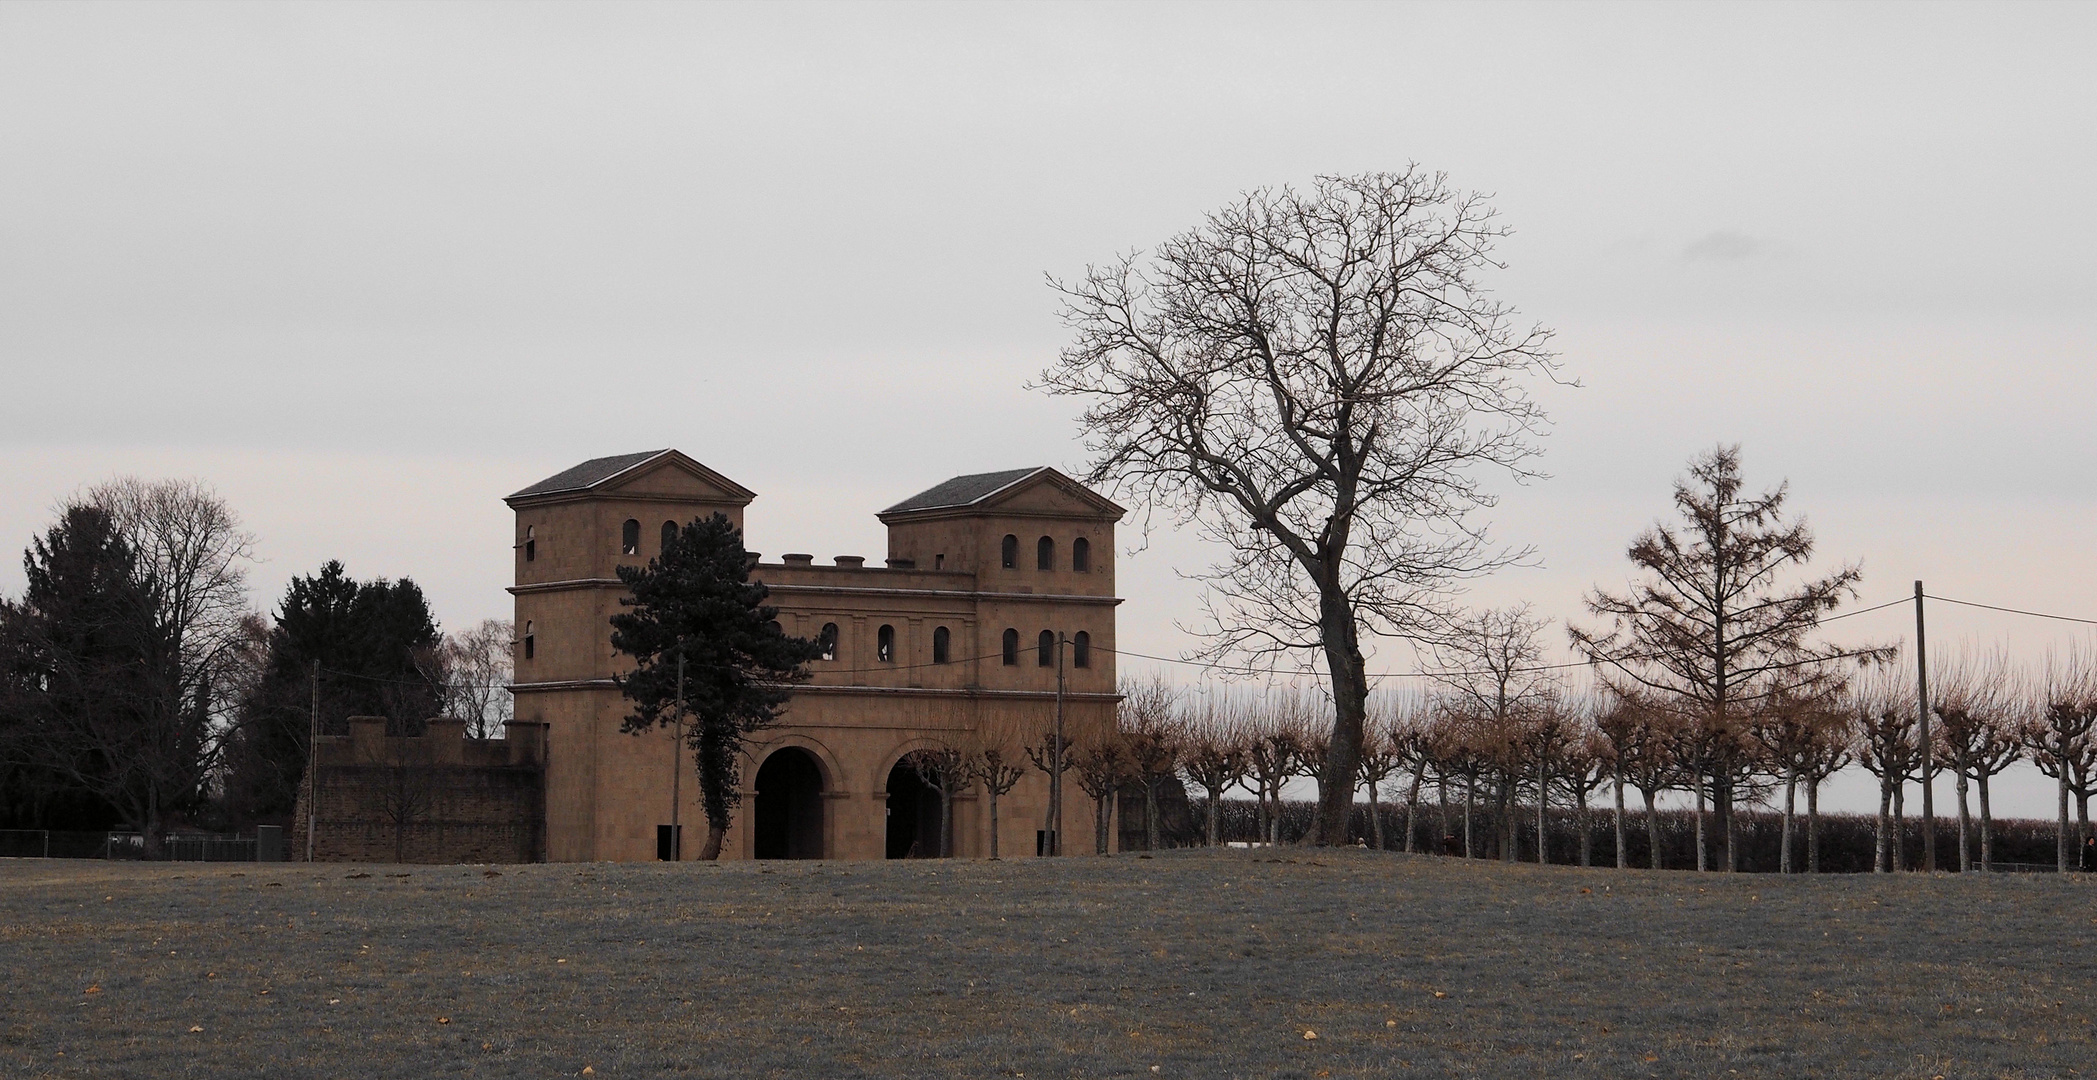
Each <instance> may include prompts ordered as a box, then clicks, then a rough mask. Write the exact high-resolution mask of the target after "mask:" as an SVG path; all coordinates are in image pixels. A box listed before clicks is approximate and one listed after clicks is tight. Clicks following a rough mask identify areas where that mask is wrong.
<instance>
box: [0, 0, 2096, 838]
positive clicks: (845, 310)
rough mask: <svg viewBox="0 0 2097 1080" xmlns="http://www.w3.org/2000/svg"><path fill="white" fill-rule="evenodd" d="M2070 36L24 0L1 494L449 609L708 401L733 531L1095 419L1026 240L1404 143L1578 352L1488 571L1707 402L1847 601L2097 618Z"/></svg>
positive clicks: (1557, 542) (1366, 156) (1609, 539)
mask: <svg viewBox="0 0 2097 1080" xmlns="http://www.w3.org/2000/svg"><path fill="white" fill-rule="evenodd" d="M2093 46H2097V9H2093V8H2091V7H2088V6H2070V5H2045V6H2017V5H2007V4H1991V5H1986V6H1970V7H1961V6H1920V5H1900V6H1892V5H1888V6H1876V5H1864V4H1848V5H1841V6H1832V5H1831V6H1785V5H1755V6H1720V5H1672V6H1660V5H1637V6H1575V5H1570V4H1554V5H1544V6H1523V5H1511V4H1500V5H1478V6H1468V7H1459V6H1368V5H1344V6H1317V5H1310V4H1290V5H1276V6H1256V5H1222V4H1205V5H1198V6H1196V5H1188V6H1176V5H1170V4H1157V3H1151V4H1144V5H1129V6H1110V5H1105V4H1090V5H1082V6H1018V5H971V6H964V5H935V6H875V5H855V6H787V5H766V6H762V7H758V6H746V7H739V6H729V5H719V4H715V5H680V6H647V5H628V6H620V5H613V4H592V5H588V6H582V5H575V6H551V5H503V6H496V5H471V4H446V5H410V4H389V5H375V4H373V5H290V4H282V5H259V4H258V5H232V6H216V5H173V4H161V5H88V4H63V5H59V4H36V3H23V2H16V3H10V4H5V5H0V372H4V375H5V379H4V384H0V385H4V392H0V453H4V455H5V461H6V466H7V467H6V469H5V472H4V476H0V548H4V549H5V550H7V551H14V550H17V549H18V548H19V547H20V546H22V545H25V544H26V543H27V542H28V540H29V537H30V536H31V534H32V533H33V532H35V531H36V530H38V529H40V528H42V527H43V526H44V525H45V524H46V523H47V522H48V519H49V515H50V511H51V508H52V506H53V504H54V503H55V502H57V501H58V500H60V499H61V498H63V497H64V496H65V495H66V494H67V493H68V492H70V491H72V490H73V489H75V488H76V487H78V486H80V485H82V484H84V483H88V482H91V481H94V480H98V479H101V478H104V477H107V476H109V475H112V474H116V473H136V474H140V475H145V476H200V477H203V478H205V479H208V480H210V481H211V482H213V483H214V484H216V485H217V486H218V487H219V489H220V490H221V491H222V492H223V493H224V494H225V495H226V496H227V498H228V499H229V500H230V501H231V502H232V503H233V504H234V505H235V507H236V508H237V509H238V510H239V511H240V512H241V513H242V514H243V515H244V516H245V518H246V520H247V521H248V523H249V524H250V525H251V526H252V527H253V528H254V529H255V531H256V532H257V533H258V534H259V537H260V549H261V553H262V554H263V556H264V557H265V558H266V559H267V561H266V562H265V563H264V564H263V565H261V566H260V567H258V568H257V570H256V572H255V575H254V576H255V585H256V599H257V603H258V605H268V604H271V603H273V602H274V600H275V598H276V596H277V595H278V594H279V593H280V592H281V590H282V588H283V584H284V582H285V580H286V579H287V578H288V577H290V576H291V575H293V574H300V573H308V572H311V571H312V570H313V569H314V568H315V567H316V566H317V565H318V564H319V563H320V562H321V561H322V560H325V559H328V558H340V559H342V560H343V561H344V562H345V563H346V564H347V565H348V567H349V569H350V571H351V572H352V573H354V574H357V575H360V576H370V575H388V576H395V577H398V576H412V577H414V578H415V579H416V580H417V581H419V582H421V583H422V584H423V585H424V586H425V587H426V588H427V589H428V590H429V592H430V594H431V596H432V598H433V601H434V603H435V604H436V607H437V610H438V614H439V616H440V618H441V619H442V621H443V622H445V623H446V624H447V625H449V626H453V627H459V626H463V625H465V624H468V623H470V622H472V621H474V620H476V619H479V618H482V617H485V616H490V615H506V614H507V612H508V597H507V596H506V595H505V594H504V593H503V591H502V587H503V585H505V584H506V583H507V577H508V574H509V569H510V558H509V548H508V545H509V541H510V526H509V521H508V516H507V511H506V509H505V508H504V507H503V505H502V503H501V501H500V499H501V496H502V495H504V494H506V493H507V492H509V491H512V490H515V489H517V488H519V487H522V486H524V485H525V484H527V483H530V482H531V481H533V480H536V479H538V478H540V477H541V476H544V475H546V474H549V473H552V472H555V471H557V470H559V469H561V468H563V467H565V466H567V465H570V464H573V463H574V462H575V461H578V460H580V459H583V458H586V457H592V456H597V455H601V454H608V453H618V452H624V451H630V450H639V449H649V448H655V447H660V446H675V447H678V448H679V449H682V450H684V451H686V452H687V453H690V454H692V455H693V456H695V457H698V458H699V459H701V460H703V461H706V462H707V463H708V464H710V465H712V466H713V467H715V468H717V469H719V470H721V471H722V472H724V473H726V474H727V475H729V476H731V477H734V478H735V479H737V480H738V481H740V482H742V483H744V484H745V485H747V486H749V487H751V488H753V489H755V490H756V491H758V492H759V493H760V498H759V500H758V502H757V503H756V504H755V505H753V507H752V508H751V512H750V523H749V534H750V537H749V538H750V543H751V546H752V547H753V548H755V549H757V550H760V551H765V552H768V553H772V554H774V555H776V554H777V553H779V552H782V551H786V550H796V551H812V552H816V553H818V554H821V555H826V556H827V555H830V554H836V553H859V554H866V555H872V556H878V555H880V554H881V552H882V550H883V547H882V540H881V531H880V527H879V525H878V523H877V522H875V521H874V519H873V516H872V514H873V512H874V511H875V510H877V509H879V508H880V507H882V506H885V505H888V504H889V503H891V502H893V501H895V500H897V499H900V498H902V497H903V496H905V495H908V494H910V493H912V492H914V491H916V490H918V489H920V488H923V487H926V486H929V485H930V484H932V483H934V482H936V481H938V480H940V479H943V478H945V477H946V476H948V475H951V474H955V473H961V472H975V471H984V470H990V469H1000V468H1009V467H1014V466H1018V465H1029V464H1051V465H1056V466H1059V467H1062V468H1065V469H1066V470H1071V471H1075V470H1076V469H1078V468H1079V467H1080V466H1081V465H1082V463H1083V462H1082V452H1081V450H1080V448H1079V447H1078V446H1077V445H1076V443H1075V440H1074V435H1075V433H1074V429H1073V427H1072V424H1071V416H1072V415H1073V413H1074V411H1075V405H1074V404H1073V403H1071V402H1066V401H1056V400H1050V399H1046V398H1044V397H1041V396H1039V395H1036V394H1032V393H1030V392H1028V391H1026V390H1025V389H1024V387H1023V384H1024V383H1026V382H1027V381H1028V379H1029V378H1030V377H1031V376H1032V375H1033V374H1034V373H1036V372H1038V371H1039V370H1040V369H1041V368H1042V367H1043V366H1044V365H1045V364H1047V363H1048V362H1049V360H1050V359H1051V358H1052V357H1053V356H1054V354H1055V352H1056V350H1057V348H1058V347H1059V345H1061V344H1062V342H1063V340H1064V333H1063V331H1062V329H1061V326H1060V324H1059V323H1058V321H1057V318H1056V305H1055V299H1054V296H1053V295H1052V294H1051V292H1050V291H1049V290H1048V289H1047V288H1046V287H1045V286H1044V284H1043V277H1044V275H1045V274H1053V275H1061V276H1068V275H1074V274H1077V273H1079V272H1081V271H1082V270H1083V268H1084V266H1085V265H1086V263H1087V262H1088V261H1098V260H1103V259H1106V258H1109V257H1111V256H1113V255H1114V254H1116V253H1117V252H1121V251H1124V250H1127V249H1130V248H1143V247H1147V246H1149V245H1152V244H1155V243H1156V242H1157V241H1159V240H1160V239H1162V238H1164V237H1166V236H1168V235H1170V234H1172V233H1174V232H1176V231H1179V230H1181V229H1184V228H1187V227H1188V226H1190V225H1192V224H1194V223H1195V222H1196V221H1198V219H1199V217H1200V215H1201V214H1202V213H1203V212H1205V211H1207V210H1209V209H1212V208H1214V207H1216V206H1218V205H1220V204H1222V203H1223V202H1225V201H1227V200H1229V199H1230V198H1232V197H1233V196H1234V195H1235V194H1237V193H1238V192H1240V191H1242V190H1245V189H1247V188H1251V187H1257V186H1261V185H1274V184H1283V183H1301V182H1303V181H1305V180H1307V179H1308V178H1310V177H1312V176H1314V175H1316V174H1318V173H1321V172H1353V171H1363V170H1370V169H1385V168H1394V167H1399V166H1402V165H1404V164H1405V163H1406V162H1408V161H1417V162H1419V163H1421V164H1422V165H1424V166H1427V167H1429V168H1433V169H1439V170H1445V171H1446V172H1448V173H1449V175H1450V176H1451V178H1452V180H1453V181H1454V182H1455V183H1457V184H1458V185H1460V186H1463V187H1467V188H1474V189H1479V190H1483V191H1487V192H1492V193H1494V196H1495V200H1494V201H1495V204H1496V205H1497V206H1498V207H1499V208H1500V210H1501V211H1502V213H1503V215H1504V219H1505V221H1506V222H1507V224H1509V225H1511V226H1512V227H1513V228H1514V229H1515V230H1516V234H1515V236H1514V237H1513V238H1512V239H1511V240H1510V241H1509V242H1508V243H1507V244H1506V245H1505V247H1504V248H1503V249H1502V254H1503V255H1504V257H1505V258H1506V260H1507V261H1508V263H1509V266H1508V269H1507V270H1506V271H1505V272H1504V273H1501V274H1499V275H1497V277H1496V280H1495V281H1494V284H1495V286H1496V287H1497V288H1498V290H1499V291H1500V293H1501V294H1502V295H1503V296H1504V298H1505V299H1507V300H1508V301H1510V302H1511V303H1513V304H1515V305H1517V306H1518V307H1519V308H1520V309H1521V310H1522V311H1523V312H1524V313H1525V314H1526V315H1528V316H1530V317H1533V318H1535V319H1537V320H1540V321H1542V322H1544V323H1545V324H1547V325H1550V326H1552V327H1555V328H1556V329H1557V330H1558V331H1559V335H1560V336H1559V339H1558V341H1559V346H1560V348H1561V351H1562V353H1563V359H1564V362H1565V365H1566V369H1567V372H1568V373H1569V374H1570V375H1572V376H1574V377H1576V378H1578V379H1579V380H1581V382H1582V383H1583V384H1584V385H1583V386H1582V387H1581V388H1580V389H1577V390H1570V389H1560V388H1546V389H1545V390H1544V391H1543V396H1544V398H1545V400H1546V401H1547V402H1548V403H1549V405H1550V407H1551V410H1552V412H1553V415H1554V418H1555V419H1556V421H1557V427H1556V431H1555V432H1554V434H1553V435H1552V436H1551V438H1550V440H1549V444H1548V445H1549V450H1548V453H1547V456H1546V458H1545V459H1544V467H1545V468H1546V469H1547V470H1548V471H1550V472H1551V473H1552V474H1553V476H1552V479H1550V480H1549V481H1546V482H1543V483H1540V484H1537V485H1534V486H1532V487H1529V488H1524V489H1517V490H1514V491H1511V492H1509V494H1508V497H1507V500H1506V502H1505V504H1504V506H1503V507H1502V509H1501V510H1500V511H1499V512H1498V514H1497V515H1496V520H1497V523H1498V532H1499V533H1500V535H1501V536H1503V537H1504V538H1505V539H1507V540H1509V541H1510V542H1513V543H1518V544H1535V545H1536V546H1537V548H1538V549H1539V552H1540V554H1541V556H1542V559H1543V564H1542V566H1540V567H1538V568H1535V569H1530V570H1525V571H1521V572H1512V573H1508V574H1505V575H1503V576H1501V577H1500V578H1498V579H1496V580H1494V581H1491V582H1487V583H1484V584H1482V585H1481V586H1480V587H1479V589H1478V590H1477V594H1476V595H1477V599H1478V601H1479V602H1480V603H1506V602H1512V601H1514V600H1518V599H1528V600H1533V601H1534V602H1535V603H1536V604H1537V605H1538V608H1539V610H1540V611H1541V612H1542V613H1544V614H1547V615H1551V616H1553V617H1556V618H1560V619H1563V618H1566V617H1568V616H1571V617H1575V618H1577V617H1578V616H1579V603H1578V602H1579V597H1580V594H1581V592H1582V591H1583V590H1584V589H1586V588H1588V587H1589V586H1591V585H1593V584H1595V583H1597V582H1603V583H1612V584H1620V583H1621V582H1622V580H1623V579H1624V577H1625V574H1626V571H1627V564H1626V563H1625V562H1624V560H1623V555H1622V552H1623V548H1624V546H1625V544H1626V542H1627V541H1628V540H1629V539H1630V537H1631V536H1632V534H1634V533H1635V532H1637V531H1638V530H1639V529H1640V528H1641V527H1643V526H1645V525H1646V524H1648V523H1650V522H1651V521H1652V520H1653V519H1654V518H1655V517H1657V516H1659V515H1661V514H1663V513H1664V512H1665V511H1666V509H1667V504H1666V496H1667V490H1668V487H1667V485H1668V482H1669V479H1670V478H1671V477H1672V476H1674V475H1675V474H1676V473H1677V472H1679V471H1680V469H1681V467H1682V465H1683V463H1684V461H1685V460H1686V459H1687V458H1688V457H1689V456H1690V455H1691V454H1693V453H1695V452H1696V451H1698V450H1700V449H1702V448H1705V447H1708V446H1710V445H1712V444H1714V443H1717V442H1721V441H1724V442H1740V443H1743V444H1744V445H1745V454H1746V459H1745V460H1746V467H1747V470H1748V474H1749V478H1750V481H1751V482H1752V483H1756V484H1771V483H1775V482H1777V481H1778V480H1780V479H1784V478H1789V480H1790V481H1791V483H1792V490H1793V496H1794V500H1795V502H1794V505H1795V507H1796V509H1798V510H1799V511H1801V512H1803V513H1804V514H1806V515H1807V516H1808V517H1809V518H1810V519H1811V520H1812V521H1813V522H1814V524H1815V525H1816V527H1817V529H1818V531H1819V534H1820V536H1821V540H1822V551H1823V553H1824V555H1825V556H1826V558H1827V560H1829V561H1830V562H1832V561H1834V560H1847V559H1861V560H1863V562H1864V565H1865V571H1866V579H1865V586H1864V593H1865V602H1866V603H1873V602H1878V601H1880V600H1885V599H1891V598H1894V597H1897V596H1899V595H1901V594H1903V593H1904V592H1906V591H1907V590H1908V589H1909V588H1910V587H1911V584H1910V583H1911V582H1912V581H1913V580H1914V579H1916V578H1922V579H1925V580H1927V581H1928V582H1929V584H1930V587H1931V589H1932V591H1933V592H1938V593H1941V594H1942V595H1947V596H1954V597H1963V598H1970V599H1975V600H1979V601H1983V602H1988V603H1996V604H2004V605H2010V606H2021V607H2035V608H2038V609H2040V610H2044V611H2055V612H2060V613H2064V614H2069V615H2079V616H2083V617H2097V574H2093V573H2092V566H2091V557H2090V552H2091V551H2092V544H2093V540H2097V536H2093V533H2097V490H2093V489H2097V480H2093V478H2097V432H2093V427H2092V414H2093V403H2097V363H2093V360H2097V357H2093V348H2092V342H2093V341H2097V336H2093V331H2097V263H2093V261H2092V250H2093V247H2097V244H2093V241H2097V203H2093V199H2092V188H2091V177H2092V175H2093V174H2097V171H2093V165H2097V139H2093V137H2092V132H2097V78H2093V76H2092V74H2091V71H2092V65H2091V64H2090V62H2089V57H2090V55H2091V52H2092V48H2093ZM1153 541H1154V542H1153V543H1152V544H1151V546H1150V547H1149V549H1148V550H1146V551H1144V552H1142V553H1141V554H1138V555H1135V556H1133V557H1130V558H1128V559H1126V560H1125V561H1124V563H1123V575H1122V579H1121V580H1122V592H1123V594H1124V595H1125V596H1126V597H1127V598H1128V603H1127V604H1126V605H1124V607H1123V608H1122V627H1123V631H1122V640H1123V642H1124V644H1125V646H1126V647H1128V648H1130V649H1135V650H1139V651H1147V652H1160V653H1178V652H1180V651H1181V650H1182V649H1183V648H1184V647H1185V644H1186V642H1185V640H1184V639H1183V638H1182V637H1181V636H1180V635H1179V634H1178V633H1177V631H1175V630H1174V629H1173V622H1174V620H1175V619H1189V618H1191V617H1192V616H1193V603H1192V600H1193V595H1194V594H1193V592H1192V591H1191V588H1190V587H1189V586H1188V585H1186V584H1185V583H1183V582H1180V581H1178V580H1176V579H1175V577H1174V575H1173V567H1174V566H1175V565H1182V566H1194V565H1200V564H1201V563H1203V562H1204V561H1205V556H1204V554H1203V553H1202V552H1201V551H1200V550H1199V549H1198V548H1197V547H1195V546H1193V545H1192V544H1191V543H1190V542H1189V541H1187V540H1186V539H1184V538H1183V537H1180V536H1176V535H1163V536H1157V537H1154V538H1153ZM20 587H21V572H20V567H19V565H18V564H17V563H16V561H15V560H14V559H13V558H12V556H10V557H8V558H7V559H6V560H5V561H4V563H0V592H6V593H10V594H11V593H15V592H18V591H19V589H20ZM1931 617H1932V620H1933V623H1932V640H1933V641H1938V642H1943V643H1946V644H1947V645H1952V646H1956V645H1958V644H1960V643H1962V642H1964V643H1969V644H1972V645H1976V646H1984V647H1992V646H1994V645H1996V644H2004V645H2007V646H2008V647H2010V648H2012V649H2014V650H2016V651H2018V652H2019V653H2020V654H2022V655H2027V656H2036V655H2038V654H2039V653H2040V652H2042V651H2043V650H2044V649H2045V648H2047V647H2048V646H2054V647H2060V646H2063V645H2065V644H2066V643H2068V642H2070V641H2074V640H2082V641H2084V642H2087V641H2089V634H2088V633H2087V632H2086V630H2087V628H2076V627H2073V626H2072V625H2070V624H2063V623H2043V622H2039V621H2036V620H2029V619H2018V618H2012V617H2007V616H2000V617H1998V616H1992V615H1984V614H1983V613H1979V612H1975V611H1971V610H1966V609H1952V608H1949V607H1947V606H1944V605H1938V606H1937V607H1936V608H1934V609H1933V611H1932V616H1931ZM1838 625H1839V626H1841V627H1842V628H1843V630H1844V632H1845V633H1848V634H1851V635H1852V637H1854V638H1855V639H1856V640H1866V639H1871V640H1891V639H1893V638H1896V637H1898V636H1899V635H1901V634H1902V632H1903V631H1904V629H1906V628H1907V627H1908V625H1909V624H1908V623H1907V622H1906V621H1905V617H1904V615H1903V613H1901V612H1900V611H1898V610H1895V611H1893V612H1890V613H1889V614H1887V615H1875V616H1864V617H1860V618H1857V619H1853V620H1849V621H1848V622H1845V623H1842V624H1838ZM1382 661H1383V662H1384V663H1385V664H1387V665H1388V666H1390V667H1392V668H1394V669H1403V668H1406V667H1408V666H1410V662H1411V656H1410V653H1409V651H1407V650H1405V649H1404V648H1403V647H1400V646H1388V647H1386V648H1385V649H1384V650H1383V654H1382ZM2045 802H2046V800H2045V799H2044V797H2043V793H2038V792H2036V791H2035V792H2034V793H2033V798H2032V805H2031V806H2030V807H2028V808H2027V809H2029V810H2031V811H2032V812H2036V813H2044V812H2045V811H2046V805H2045ZM2020 806H2021V804H2020Z"/></svg>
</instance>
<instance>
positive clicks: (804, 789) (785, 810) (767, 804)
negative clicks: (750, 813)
mask: <svg viewBox="0 0 2097 1080" xmlns="http://www.w3.org/2000/svg"><path fill="white" fill-rule="evenodd" d="M754 814H755V816H754V818H753V820H752V823H751V829H752V831H753V832H754V833H755V839H756V841H757V857H758V858H760V859H820V858H822V857H823V772H822V770H821V769H819V768H817V767H816V763H815V758H813V757H810V756H809V754H808V751H806V750H799V749H796V748H794V747H791V746H789V747H787V748H786V749H784V750H780V751H778V752H777V753H774V754H773V755H772V756H771V757H768V758H766V759H765V763H764V765H763V766H761V767H759V769H758V770H757V806H756V808H755V810H754Z"/></svg>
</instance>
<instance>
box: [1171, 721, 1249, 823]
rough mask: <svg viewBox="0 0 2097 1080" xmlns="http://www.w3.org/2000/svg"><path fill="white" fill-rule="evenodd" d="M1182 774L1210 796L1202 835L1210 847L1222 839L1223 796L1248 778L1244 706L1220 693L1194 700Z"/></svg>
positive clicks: (1184, 743) (1183, 747)
mask: <svg viewBox="0 0 2097 1080" xmlns="http://www.w3.org/2000/svg"><path fill="white" fill-rule="evenodd" d="M1183 726H1184V731H1185V734H1184V739H1183V741H1182V743H1181V749H1180V771H1181V772H1183V773H1185V774H1186V777H1187V779H1189V780H1192V781H1193V782H1194V783H1196V784H1198V785H1200V786H1201V788H1202V790H1203V791H1204V792H1206V793H1207V795H1208V806H1207V810H1206V813H1204V814H1203V815H1202V816H1203V818H1204V819H1205V822H1204V830H1203V836H1204V837H1205V839H1206V842H1207V844H1208V846H1210V847H1215V846H1216V845H1217V844H1218V843H1219V842H1220V840H1221V836H1220V826H1221V819H1222V810H1223V793H1224V792H1226V791H1229V790H1230V789H1232V788H1234V787H1236V786H1238V784H1239V783H1240V782H1242V781H1243V780H1244V779H1245V770H1246V768H1247V762H1246V757H1247V755H1248V754H1249V753H1250V752H1251V751H1250V747H1249V746H1248V745H1247V744H1248V742H1249V740H1250V737H1249V734H1248V728H1247V724H1246V720H1245V709H1244V707H1243V703H1242V702H1241V701H1239V700H1236V699H1234V698H1232V697H1229V696H1226V695H1224V694H1221V693H1209V694H1203V695H1200V696H1199V697H1197V698H1196V699H1194V700H1193V701H1192V702H1191V703H1190V705H1189V708H1188V710H1187V716H1186V719H1185V722H1184V725H1183Z"/></svg>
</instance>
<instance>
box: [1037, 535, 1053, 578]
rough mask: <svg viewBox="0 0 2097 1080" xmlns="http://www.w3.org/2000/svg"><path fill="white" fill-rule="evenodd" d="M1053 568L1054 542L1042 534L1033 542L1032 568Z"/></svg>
mask: <svg viewBox="0 0 2097 1080" xmlns="http://www.w3.org/2000/svg"><path fill="white" fill-rule="evenodd" d="M1055 568H1056V542H1055V541H1054V540H1052V539H1050V538H1049V537H1046V536H1044V537H1042V538H1041V539H1040V540H1037V541H1035V543H1034V569H1036V570H1054V569H1055Z"/></svg>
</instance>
